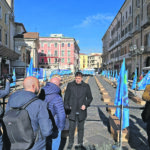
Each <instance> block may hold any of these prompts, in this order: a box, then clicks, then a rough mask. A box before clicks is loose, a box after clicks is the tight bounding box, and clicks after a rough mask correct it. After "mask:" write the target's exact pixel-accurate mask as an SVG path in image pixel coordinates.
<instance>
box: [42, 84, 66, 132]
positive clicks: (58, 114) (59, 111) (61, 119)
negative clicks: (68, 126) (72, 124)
mask: <svg viewBox="0 0 150 150" xmlns="http://www.w3.org/2000/svg"><path fill="white" fill-rule="evenodd" d="M42 89H44V91H45V100H44V101H45V102H47V103H48V109H49V110H51V112H52V114H53V116H54V119H55V122H56V125H57V127H58V129H59V130H63V129H64V127H65V120H66V115H65V110H64V103H63V100H62V97H61V96H60V88H59V87H58V86H57V85H55V84H53V83H50V82H47V83H46V86H44V87H43V88H42Z"/></svg>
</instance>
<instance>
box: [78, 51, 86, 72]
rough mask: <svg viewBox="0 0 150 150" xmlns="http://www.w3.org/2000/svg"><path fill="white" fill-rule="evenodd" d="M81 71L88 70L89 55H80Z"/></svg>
mask: <svg viewBox="0 0 150 150" xmlns="http://www.w3.org/2000/svg"><path fill="white" fill-rule="evenodd" d="M79 62H80V70H83V69H87V68H88V55H86V54H83V53H80V60H79Z"/></svg>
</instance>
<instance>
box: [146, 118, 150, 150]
mask: <svg viewBox="0 0 150 150" xmlns="http://www.w3.org/2000/svg"><path fill="white" fill-rule="evenodd" d="M147 136H148V144H149V148H150V119H149V120H148V121H147Z"/></svg>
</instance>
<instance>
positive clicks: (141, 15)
mask: <svg viewBox="0 0 150 150" xmlns="http://www.w3.org/2000/svg"><path fill="white" fill-rule="evenodd" d="M102 41H103V55H102V58H103V68H104V69H118V70H119V69H120V67H121V63H122V60H123V58H125V59H126V69H128V72H129V78H130V77H131V74H132V72H134V71H135V68H137V71H138V75H140V74H141V72H142V68H143V67H146V66H150V1H149V0H125V2H124V4H123V6H122V7H121V8H120V10H119V12H118V14H117V15H116V17H115V18H114V20H113V21H112V23H111V25H110V26H109V28H108V30H107V31H106V33H105V35H104V36H103V38H102ZM136 59H137V61H136Z"/></svg>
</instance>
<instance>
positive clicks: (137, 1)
mask: <svg viewBox="0 0 150 150" xmlns="http://www.w3.org/2000/svg"><path fill="white" fill-rule="evenodd" d="M136 7H137V8H140V0H136Z"/></svg>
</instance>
